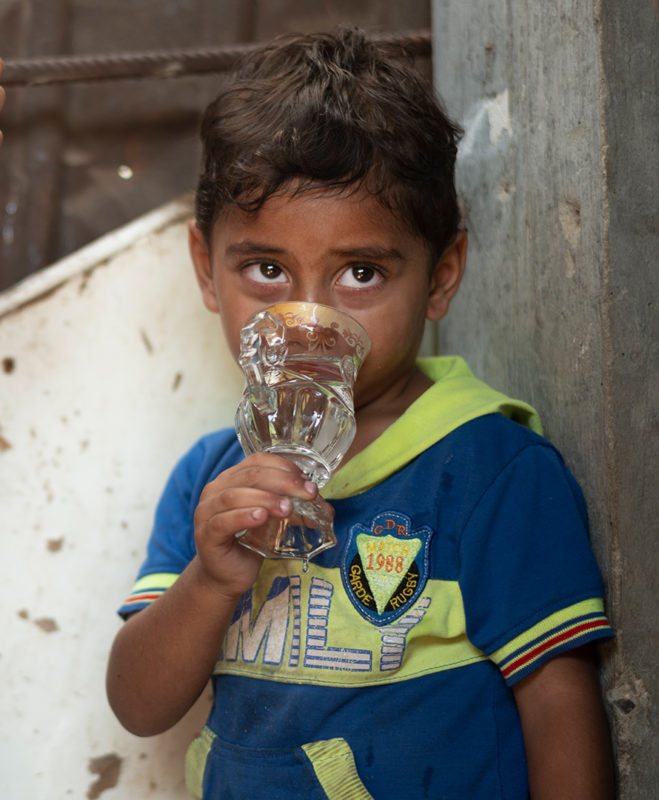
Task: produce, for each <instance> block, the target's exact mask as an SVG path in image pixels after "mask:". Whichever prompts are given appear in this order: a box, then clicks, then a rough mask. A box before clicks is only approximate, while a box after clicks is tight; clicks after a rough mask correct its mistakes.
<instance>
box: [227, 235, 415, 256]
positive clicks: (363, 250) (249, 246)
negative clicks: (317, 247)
mask: <svg viewBox="0 0 659 800" xmlns="http://www.w3.org/2000/svg"><path fill="white" fill-rule="evenodd" d="M284 252H285V248H283V247H276V246H274V245H271V244H265V243H262V242H254V241H251V240H250V239H246V240H244V241H242V242H234V243H233V244H230V245H228V246H227V248H226V250H225V253H226V255H228V256H231V255H246V254H257V255H258V254H259V253H262V254H264V255H265V254H269V253H284ZM330 253H331V255H333V256H341V257H343V258H368V259H372V260H374V261H403V260H404V259H405V257H404V256H403V254H402V253H401V252H400V250H397V249H396V248H395V247H380V246H379V245H366V246H365V247H340V248H339V247H337V248H333V249H332V250H330Z"/></svg>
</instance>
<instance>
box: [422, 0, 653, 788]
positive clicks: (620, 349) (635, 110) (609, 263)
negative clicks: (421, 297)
mask: <svg viewBox="0 0 659 800" xmlns="http://www.w3.org/2000/svg"><path fill="white" fill-rule="evenodd" d="M657 7H658V6H657V3H656V2H655V0H627V2H624V3H620V2H615V0H584V1H583V2H578V3H577V2H576V0H551V1H550V2H540V0H536V1H535V2H532V0H507V2H505V3H504V2H501V0H470V2H469V3H465V2H464V1H463V0H433V3H432V10H433V48H434V78H435V85H436V87H437V90H438V92H439V93H440V95H441V96H442V97H443V98H444V100H445V102H446V105H447V107H448V109H449V111H450V112H451V113H452V114H453V115H454V116H456V117H457V118H458V119H459V120H460V121H461V123H462V124H463V125H464V127H465V130H466V133H465V137H464V139H463V142H462V150H461V155H460V158H459V168H458V183H459V190H460V194H461V197H462V199H463V203H464V209H465V217H466V220H467V226H468V229H469V235H470V248H469V260H468V269H467V275H466V277H465V280H464V283H463V286H462V288H461V290H460V293H459V296H458V298H456V300H455V302H454V305H453V308H452V309H451V311H450V313H449V316H448V318H447V319H446V320H445V321H444V322H442V326H441V329H440V346H441V351H442V352H443V353H459V354H461V355H464V356H465V357H466V358H467V360H468V361H469V362H470V364H471V365H472V368H473V369H474V371H475V372H476V373H477V374H478V376H479V377H482V378H484V379H485V380H487V381H488V382H490V383H491V384H492V385H494V386H495V387H497V388H499V389H502V390H504V391H507V392H508V393H510V394H513V395H517V396H519V397H522V398H523V399H526V400H528V401H529V402H531V403H533V404H534V405H535V406H536V408H538V410H539V411H540V413H541V416H542V418H543V421H544V423H545V429H546V433H547V435H548V437H549V438H550V439H551V440H552V441H554V443H555V444H557V446H558V447H559V448H560V449H561V450H562V451H563V453H564V455H565V456H566V460H567V462H568V464H569V466H570V467H571V469H572V470H573V472H574V473H575V474H576V475H577V477H578V479H579V480H580V482H581V484H582V486H583V488H584V491H585V494H586V497H587V500H588V503H589V508H590V516H591V525H592V539H593V545H594V548H595V550H596V553H597V556H598V559H599V562H600V565H601V567H602V571H603V573H604V577H605V582H606V586H607V595H608V604H609V606H608V607H609V612H610V615H611V617H612V620H613V623H614V625H615V627H616V630H617V633H618V636H617V640H616V642H615V643H614V644H612V645H608V646H607V647H606V648H605V649H604V650H603V655H604V666H605V669H604V685H605V691H606V696H607V700H608V708H609V712H610V716H611V719H612V724H613V728H614V734H615V739H616V746H617V761H618V770H619V783H620V788H619V794H620V797H621V798H624V800H631V799H632V798H634V800H636V799H637V798H638V800H647V798H649V797H656V796H658V795H657V786H658V781H659V777H658V775H659V773H658V769H657V759H656V753H655V750H656V737H657V730H658V725H657V707H656V702H657V694H658V691H657V690H658V683H659V679H658V675H657V669H656V660H657V659H656V647H657V640H658V637H657V627H658V624H657V620H658V619H659V613H658V608H657V546H656V538H657V527H658V526H657V520H658V519H659V507H658V502H657V496H658V494H659V491H658V487H657V477H656V476H657V468H656V465H657V463H659V442H658V437H657V398H659V377H658V370H657V367H658V365H659V352H658V350H659V348H658V346H657V341H658V339H657V320H658V315H657V311H656V301H657V284H658V279H657V260H656V254H657V252H659V250H658V247H657V239H658V236H657V220H658V219H659V213H658V210H659V209H658V207H657V205H658V204H657V193H658V187H659V181H658V164H659V141H658V137H657V131H658V130H659V126H658V125H657V122H658V120H657V116H658V115H657V97H658V96H659V94H658V91H657V89H658V86H657V82H658V81H657V76H658V71H657V48H656V38H657V27H658V17H657Z"/></svg>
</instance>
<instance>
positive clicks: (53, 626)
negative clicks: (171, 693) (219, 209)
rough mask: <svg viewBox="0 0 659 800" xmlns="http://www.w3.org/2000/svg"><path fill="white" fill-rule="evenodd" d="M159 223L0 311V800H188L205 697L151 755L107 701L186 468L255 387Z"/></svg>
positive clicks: (83, 258) (63, 269) (173, 208)
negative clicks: (112, 666)
mask: <svg viewBox="0 0 659 800" xmlns="http://www.w3.org/2000/svg"><path fill="white" fill-rule="evenodd" d="M188 214H189V209H188V208H187V207H186V206H184V205H182V204H179V203H173V204H172V205H170V206H167V207H164V208H162V209H160V210H158V211H156V212H154V213H152V214H150V215H149V216H147V217H146V218H143V219H139V220H136V221H135V222H134V223H132V224H131V225H130V226H128V228H127V229H125V230H124V229H122V230H118V231H116V232H114V233H113V234H110V235H109V236H108V237H106V238H104V239H101V240H99V241H98V242H95V243H94V244H93V245H91V246H90V248H87V249H85V250H81V251H78V252H77V253H75V254H74V255H73V256H71V257H70V258H69V259H67V260H65V261H63V262H60V263H59V264H56V265H53V266H52V267H51V268H50V269H48V270H46V271H44V272H42V273H40V274H39V275H38V276H35V278H31V279H29V281H27V282H26V283H24V284H22V285H20V286H18V287H16V289H14V290H12V291H11V292H6V293H4V294H0V535H1V537H2V552H3V557H2V559H1V561H0V607H1V608H2V644H1V646H0V678H1V680H2V692H1V693H0V720H1V723H0V776H1V777H0V786H1V789H0V794H1V795H2V797H3V800H5V799H6V800H19V799H20V798H26V800H27V799H28V798H29V800H65V798H76V799H80V798H85V797H86V798H90V799H91V800H93V798H98V797H100V796H102V797H103V798H105V797H108V799H109V798H116V799H117V800H135V798H147V797H153V798H158V799H159V800H181V798H183V797H187V793H186V792H185V789H184V787H183V754H184V752H185V749H186V748H187V746H188V744H189V743H190V741H191V740H192V738H193V736H194V735H196V733H197V732H198V731H199V729H200V728H201V726H202V724H203V722H204V719H205V715H206V712H207V709H208V704H209V698H208V697H206V698H204V699H202V700H200V701H199V703H198V704H197V706H196V707H195V708H194V709H193V710H192V711H190V712H189V714H188V716H187V717H186V718H185V720H184V721H183V722H182V723H181V724H180V725H178V726H176V728H174V729H173V730H172V731H169V732H168V733H166V734H163V735H162V736H156V737H154V738H151V739H144V740H141V739H138V738H136V737H134V736H132V735H130V734H129V733H127V732H126V731H124V730H123V729H122V728H121V726H120V725H119V723H118V722H117V721H116V719H115V718H114V716H113V714H112V712H111V711H110V708H109V706H108V703H107V700H106V697H105V667H106V662H107V655H108V652H109V647H110V644H111V642H112V639H113V638H114V635H115V633H116V631H117V630H118V628H119V626H120V624H121V622H120V620H119V618H118V617H117V615H116V613H115V610H116V608H117V607H118V605H119V604H121V602H122V598H124V597H125V596H126V595H127V593H128V592H130V589H131V586H132V582H133V580H134V578H135V575H136V574H137V569H138V567H139V565H140V564H141V562H142V560H143V558H144V553H145V547H146V541H147V538H148V535H149V531H150V528H151V521H152V518H153V512H154V509H155V503H156V502H157V499H158V497H159V495H160V492H161V491H162V487H163V485H164V482H165V480H166V478H167V476H168V474H169V472H170V470H171V469H172V468H173V466H174V463H175V462H176V460H177V459H178V458H179V457H180V456H181V455H182V454H183V452H184V451H185V450H187V449H188V448H189V447H190V446H192V444H193V443H194V442H195V441H196V439H197V438H198V437H199V436H201V435H202V434H203V433H207V432H208V431H210V430H213V429H215V428H217V427H221V426H223V425H230V424H232V421H233V414H234V410H235V408H236V404H237V402H238V398H239V395H240V391H241V388H242V383H243V381H242V376H241V373H240V370H239V369H238V367H237V366H236V365H235V364H234V363H233V360H232V358H231V356H230V355H229V353H228V351H227V350H226V348H225V346H224V343H223V337H222V332H221V325H220V322H219V319H218V318H217V317H215V316H214V315H211V314H210V313H208V312H207V311H206V310H205V309H204V308H203V306H202V304H201V299H200V297H199V292H198V289H197V285H196V281H195V279H194V275H193V272H192V269H191V267H189V266H188V263H189V257H188V254H187V247H186V225H185V220H186V217H187V215H188Z"/></svg>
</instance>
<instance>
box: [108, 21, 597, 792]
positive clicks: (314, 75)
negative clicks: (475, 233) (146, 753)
mask: <svg viewBox="0 0 659 800" xmlns="http://www.w3.org/2000/svg"><path fill="white" fill-rule="evenodd" d="M459 133H460V132H459V129H458V127H457V126H456V125H455V124H454V123H452V122H451V121H450V120H449V119H448V118H447V116H446V115H445V114H444V112H443V110H442V109H441V108H440V107H439V106H438V105H437V102H436V101H435V99H434V98H433V97H432V95H431V93H430V92H429V91H428V90H427V89H426V87H425V86H424V85H423V84H422V83H421V82H420V81H419V79H418V77H417V76H416V75H415V73H414V71H413V70H411V69H409V68H407V67H405V66H402V65H401V64H399V63H397V62H396V61H395V60H393V59H391V58H389V57H388V56H387V54H386V53H384V52H383V51H382V50H381V49H380V48H378V47H376V46H374V45H373V44H369V43H368V42H366V41H365V40H364V38H363V36H362V35H361V34H360V33H358V32H356V31H350V30H345V31H339V32H337V33H336V34H334V35H317V36H302V37H292V38H287V39H284V40H282V41H278V42H276V43H275V44H273V45H271V46H270V47H268V48H266V49H264V50H263V51H262V52H259V53H258V54H257V55H255V56H251V57H249V58H248V59H246V61H245V62H244V64H243V66H242V67H241V69H240V71H239V72H238V74H237V75H235V76H234V77H233V78H232V80H231V82H230V83H227V85H226V86H225V88H223V89H222V91H221V92H220V94H219V96H218V98H217V99H216V100H215V102H214V103H213V104H211V106H209V108H208V109H207V112H206V115H205V117H204V121H203V123H202V140H203V143H204V158H203V167H202V173H201V177H200V180H199V184H198V190H197V198H196V219H195V222H194V224H192V225H191V227H190V250H191V254H192V259H193V262H194V266H195V270H196V274H197V277H198V280H199V284H200V287H201V291H202V297H203V300H204V303H205V305H206V306H207V307H208V308H209V309H210V310H211V311H214V312H218V313H219V314H220V316H221V318H222V323H223V327H224V332H225V334H226V337H227V340H228V343H229V346H230V348H231V350H232V352H233V354H234V356H236V355H237V353H238V350H239V330H240V327H241V325H242V323H243V322H244V321H245V319H246V318H247V317H248V316H249V315H250V314H251V313H252V312H254V311H256V310H259V309H261V308H264V307H266V306H268V305H270V304H272V303H275V302H283V301H287V300H301V301H314V302H320V303H324V304H327V305H331V306H334V307H337V308H339V309H341V310H343V311H346V312H347V313H349V314H351V315H352V316H353V317H355V318H356V319H357V320H358V321H359V322H360V323H361V324H362V325H363V326H364V327H365V328H366V330H367V331H368V333H369V335H370V337H371V341H372V348H371V351H370V353H369V355H368V357H367V359H366V361H365V363H364V365H363V367H362V369H361V371H360V373H359V376H358V380H357V384H356V389H355V404H356V418H357V434H356V437H355V440H354V442H353V444H352V446H351V448H350V451H349V452H348V454H347V456H346V458H345V460H344V462H343V464H342V466H341V468H340V469H339V470H338V471H337V473H336V474H335V475H334V477H333V478H332V480H331V482H330V483H329V484H328V485H327V487H326V488H325V489H324V491H323V496H324V497H325V498H326V500H329V499H331V500H332V503H331V506H330V505H329V503H327V505H328V508H331V509H332V510H333V513H335V530H336V533H337V538H338V544H337V546H336V547H335V548H333V549H331V550H328V551H325V552H323V553H321V554H320V555H319V556H318V557H317V558H316V559H314V560H313V561H312V563H311V566H310V569H309V571H308V572H306V573H305V572H304V571H303V570H302V569H301V563H300V562H296V561H286V560H284V561H276V560H263V559H261V558H260V557H259V556H258V555H256V554H255V553H253V552H252V551H250V550H247V549H245V548H243V547H242V546H241V545H240V544H239V543H238V541H237V540H236V538H235V534H236V532H238V531H241V530H243V529H246V528H252V527H257V526H259V525H261V524H262V523H263V522H264V520H266V519H267V518H268V516H272V517H276V518H284V517H286V516H287V515H288V513H289V512H290V510H291V502H290V499H289V498H290V497H300V498H305V497H309V498H311V497H315V496H316V495H317V492H318V490H317V488H316V487H315V486H314V485H312V484H309V483H308V482H305V480H304V478H303V476H302V475H301V473H300V472H299V470H298V469H297V468H296V467H295V466H294V465H292V464H291V463H289V462H288V461H286V460H284V459H282V458H280V457H277V456H274V455H272V454H256V455H252V456H249V457H248V458H244V457H243V454H242V451H241V448H240V445H239V444H238V442H237V440H236V438H235V434H234V432H233V431H221V432H219V433H216V434H212V435H210V436H207V437H205V438H204V439H202V440H201V441H200V442H199V443H198V444H197V445H196V446H195V447H194V448H193V449H192V450H191V451H190V452H189V453H188V454H187V456H185V457H184V458H183V459H182V460H181V462H180V463H179V464H178V466H177V467H176V469H175V471H174V473H173V475H172V477H171V479H170V481H169V484H168V486H167V488H166V490H165V493H164V495H163V498H162V500H161V503H160V505H159V508H158V510H157V513H156V519H155V526H154V531H153V534H152V538H151V541H150V544H149V549H148V555H147V559H146V562H145V564H144V565H143V567H142V569H141V571H140V575H139V579H138V582H137V584H136V585H135V589H134V592H133V594H132V596H131V597H130V598H129V600H128V601H127V602H126V603H125V604H124V605H123V606H122V608H121V613H122V614H123V615H124V616H126V617H127V621H126V624H125V625H124V627H123V628H122V630H121V631H120V632H119V634H118V635H117V637H116V640H115V643H114V645H113V649H112V653H111V656H110V662H109V666H108V675H107V686H108V695H109V699H110V703H111V705H112V707H113V709H114V710H115V713H116V714H117V716H118V717H119V719H120V720H121V722H122V723H123V724H124V725H125V726H126V727H127V728H128V729H129V730H131V731H133V732H134V733H136V734H138V735H143V736H147V735H152V734H155V733H158V732H161V731H164V730H166V729H167V728H169V727H171V726H172V725H173V724H175V723H176V722H177V721H178V720H179V719H180V718H181V717H182V716H183V714H185V712H186V711H187V710H188V709H189V708H190V706H191V705H192V704H193V702H194V701H195V699H196V698H197V697H198V696H199V694H200V692H201V691H202V690H203V688H204V686H205V685H206V683H207V681H208V679H209V678H211V677H212V680H213V688H214V694H215V700H214V704H213V708H212V711H211V714H210V717H209V720H208V723H207V727H206V728H205V730H204V731H203V733H202V735H201V737H200V738H199V739H198V740H197V741H196V742H195V743H193V745H192V746H191V748H190V751H189V753H188V759H187V762H188V763H187V770H186V773H187V781H188V786H189V788H190V791H191V792H192V793H193V794H194V795H195V796H197V797H201V796H203V797H204V798H250V799H253V798H258V797H267V798H305V800H308V799H309V798H330V800H335V798H347V799H348V798H349V799H352V798H356V799H357V800H359V799H361V798H370V797H372V798H375V800H384V799H385V798H406V799H407V798H424V797H429V798H452V799H453V800H467V799H468V800H478V799H479V798H482V799H483V800H493V798H508V799H509V800H517V799H518V798H519V799H521V798H527V797H528V796H529V793H530V796H531V797H532V798H533V800H540V799H541V798H552V800H556V798H561V800H565V799H566V798H593V799H594V798H597V800H602V799H603V798H607V797H610V796H611V792H612V789H611V783H612V781H611V761H610V753H609V744H608V734H607V727H606V721H605V718H604V713H603V709H602V705H601V701H600V698H599V693H598V686H597V678H596V672H595V669H594V666H593V662H592V657H591V654H590V652H589V649H590V648H591V647H592V644H591V643H592V642H593V641H595V640H597V639H601V638H606V637H608V636H610V635H611V630H610V628H609V626H608V623H607V620H606V618H605V617H604V614H603V610H602V600H601V597H602V587H601V582H600V577H599V574H598V571H597V567H596V565H595V564H594V561H593V557H592V554H591V551H590V548H589V544H588V539H587V530H586V518H585V510H584V506H583V501H582V498H581V494H580V492H579V489H578V487H577V486H576V484H575V481H574V479H573V478H572V477H571V475H570V474H569V473H568V472H567V470H566V468H565V466H564V465H563V462H562V460H561V458H560V456H559V455H558V454H557V452H556V451H555V450H554V449H553V448H552V447H551V445H550V444H549V443H548V442H547V441H546V440H545V439H543V438H541V437H540V436H539V435H538V433H537V432H534V430H533V429H536V430H537V429H538V422H537V418H536V417H535V414H534V412H533V410H532V409H530V408H529V407H528V406H526V405H524V404H523V403H518V402H516V401H513V400H510V399H508V398H506V397H504V396H503V395H500V394H498V393H497V392H494V391H493V390H491V389H489V388H488V387H486V386H484V385H483V384H481V383H480V382H478V381H476V380H475V379H474V378H473V376H472V375H471V373H470V372H469V370H468V369H467V367H466V365H464V363H463V362H462V361H461V360H459V359H456V358H439V359H428V360H424V361H421V362H417V351H418V348H419V344H420V341H421V337H422V332H423V325H424V320H425V319H426V318H427V319H431V320H439V319H441V318H442V317H443V316H444V315H445V314H446V312H447V311H448V308H449V304H450V302H451V299H452V298H453V296H454V295H455V293H456V291H457V289H458V287H459V285H460V280H461V278H462V274H463V270H464V266H465V258H466V249H467V239H466V235H465V233H464V232H463V231H461V230H459V215H458V209H457V202H456V194H455V189H454V181H453V170H454V162H455V154H456V145H457V141H458V138H459ZM135 611H139V613H134V612H135Z"/></svg>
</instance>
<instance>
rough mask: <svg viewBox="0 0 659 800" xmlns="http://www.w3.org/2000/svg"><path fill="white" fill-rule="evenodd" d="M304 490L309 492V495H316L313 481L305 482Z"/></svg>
mask: <svg viewBox="0 0 659 800" xmlns="http://www.w3.org/2000/svg"><path fill="white" fill-rule="evenodd" d="M304 488H305V489H306V490H307V492H309V494H316V491H317V486H316V484H315V483H313V481H305V482H304Z"/></svg>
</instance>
